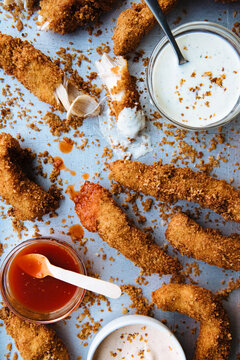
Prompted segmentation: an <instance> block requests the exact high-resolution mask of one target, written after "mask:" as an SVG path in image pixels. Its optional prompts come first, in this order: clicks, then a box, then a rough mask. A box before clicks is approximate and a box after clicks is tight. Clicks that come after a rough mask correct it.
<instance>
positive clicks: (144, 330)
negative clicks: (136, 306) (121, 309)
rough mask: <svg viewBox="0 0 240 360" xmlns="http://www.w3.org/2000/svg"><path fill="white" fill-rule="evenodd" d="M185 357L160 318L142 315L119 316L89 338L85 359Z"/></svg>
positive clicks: (180, 359)
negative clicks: (91, 339) (90, 341)
mask: <svg viewBox="0 0 240 360" xmlns="http://www.w3.org/2000/svg"><path fill="white" fill-rule="evenodd" d="M109 359H114V360H122V359H142V360H186V357H185V354H184V352H183V349H182V348H181V345H180V344H179V342H178V340H177V338H176V337H175V336H174V335H173V333H172V332H171V331H170V330H169V329H168V328H167V327H166V326H165V325H164V324H162V323H161V322H160V321H158V320H156V319H153V318H150V317H148V316H142V315H127V316H121V317H119V318H117V319H115V320H113V321H111V322H110V323H108V324H107V325H106V326H104V327H103V328H102V329H101V330H100V331H99V333H98V334H97V335H96V336H95V338H94V339H93V342H92V344H91V346H90V349H89V352H88V356H87V360H109Z"/></svg>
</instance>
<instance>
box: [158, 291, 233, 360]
mask: <svg viewBox="0 0 240 360" xmlns="http://www.w3.org/2000/svg"><path fill="white" fill-rule="evenodd" d="M152 300H153V302H154V304H156V305H157V307H158V308H160V309H162V310H164V311H171V312H175V311H178V312H180V313H182V314H185V315H188V316H190V317H192V318H194V319H196V320H197V321H200V334H199V336H198V340H197V344H196V351H195V355H194V360H227V359H228V357H229V352H230V344H231V333H230V325H229V319H228V315H227V313H226V311H225V310H224V308H223V306H222V305H221V303H220V302H219V301H218V300H217V297H216V296H215V295H214V294H213V293H212V292H211V291H210V290H207V289H204V288H201V287H199V286H195V285H185V284H169V285H163V286H162V287H160V288H159V289H158V290H156V291H154V292H153V293H152Z"/></svg>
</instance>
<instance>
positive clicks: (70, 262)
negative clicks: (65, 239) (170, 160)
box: [8, 239, 84, 313]
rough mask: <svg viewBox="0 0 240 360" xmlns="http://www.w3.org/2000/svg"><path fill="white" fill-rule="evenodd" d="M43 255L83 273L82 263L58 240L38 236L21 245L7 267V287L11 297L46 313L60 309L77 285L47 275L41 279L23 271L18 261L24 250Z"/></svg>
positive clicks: (58, 263) (74, 294) (59, 264)
mask: <svg viewBox="0 0 240 360" xmlns="http://www.w3.org/2000/svg"><path fill="white" fill-rule="evenodd" d="M31 253H36V254H42V255H45V256H46V257H47V258H48V260H49V261H50V263H51V264H53V265H56V266H59V267H62V268H64V269H67V270H71V271H75V272H78V273H82V274H83V273H84V269H83V267H81V266H80V264H79V263H78V262H77V260H76V259H75V258H74V257H73V255H72V254H71V253H70V251H68V249H67V247H66V248H65V247H64V246H62V245H61V244H58V243H54V242H53V243H51V242H49V241H48V242H47V241H44V239H41V240H39V241H38V242H37V243H35V244H30V245H29V246H27V247H25V248H23V249H22V250H21V251H20V252H18V253H17V255H16V256H15V257H14V259H13V260H12V262H11V265H10V267H9V271H8V281H9V288H10V290H11V293H12V295H13V296H14V298H15V299H16V300H17V301H18V302H19V303H20V304H21V305H23V306H24V307H25V308H28V309H30V310H32V311H36V312H38V313H49V312H53V311H56V310H58V309H61V308H62V307H64V306H65V305H66V304H67V303H69V301H71V299H72V298H73V297H74V296H76V292H77V289H78V288H77V287H76V286H73V285H71V284H68V283H65V282H64V281H61V280H58V279H55V278H53V277H51V276H47V277H45V278H43V279H37V278H34V277H32V276H30V275H28V274H26V273H25V272H24V271H23V270H22V269H21V268H20V266H19V265H18V262H20V258H21V257H22V256H23V255H26V254H31Z"/></svg>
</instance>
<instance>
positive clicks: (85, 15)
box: [39, 0, 115, 34]
mask: <svg viewBox="0 0 240 360" xmlns="http://www.w3.org/2000/svg"><path fill="white" fill-rule="evenodd" d="M114 1H115V0H94V1H92V0H85V1H82V0H41V2H40V7H41V9H40V11H39V14H40V15H41V16H42V17H43V20H46V21H48V22H49V29H50V30H52V31H54V32H58V33H60V34H66V33H69V32H72V31H74V30H76V28H77V27H79V26H84V25H87V24H89V23H90V22H95V21H97V20H98V19H99V16H100V15H101V14H102V13H103V12H106V11H109V10H111V9H112V5H113V2H114Z"/></svg>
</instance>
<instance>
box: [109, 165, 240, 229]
mask: <svg viewBox="0 0 240 360" xmlns="http://www.w3.org/2000/svg"><path fill="white" fill-rule="evenodd" d="M110 170H111V173H110V178H112V179H114V180H115V181H117V182H118V183H120V184H121V185H123V186H125V187H128V188H130V189H132V190H135V191H138V192H142V193H144V194H146V195H151V196H154V197H155V198H156V199H157V200H160V201H163V202H169V203H173V202H175V201H177V200H187V201H195V202H197V203H199V204H200V205H201V206H202V207H204V208H208V209H211V210H213V211H215V212H216V213H218V214H220V215H222V216H223V217H224V219H226V220H230V221H236V222H238V223H240V191H238V190H236V189H234V188H233V187H232V186H231V185H229V184H228V183H227V182H226V181H225V180H218V179H215V178H213V177H211V176H207V175H206V174H204V173H202V172H194V171H193V170H191V169H190V168H188V167H184V168H176V167H175V166H174V165H162V163H161V162H156V163H154V164H153V165H146V164H143V163H141V162H138V161H130V160H118V161H115V162H113V163H112V164H111V165H110Z"/></svg>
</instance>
